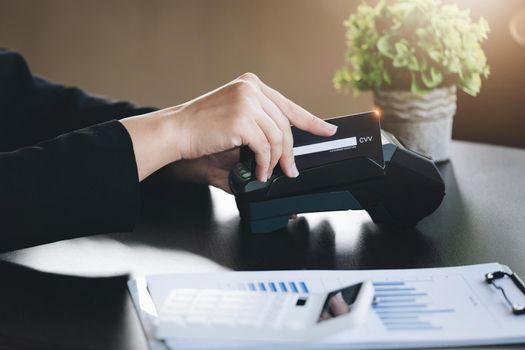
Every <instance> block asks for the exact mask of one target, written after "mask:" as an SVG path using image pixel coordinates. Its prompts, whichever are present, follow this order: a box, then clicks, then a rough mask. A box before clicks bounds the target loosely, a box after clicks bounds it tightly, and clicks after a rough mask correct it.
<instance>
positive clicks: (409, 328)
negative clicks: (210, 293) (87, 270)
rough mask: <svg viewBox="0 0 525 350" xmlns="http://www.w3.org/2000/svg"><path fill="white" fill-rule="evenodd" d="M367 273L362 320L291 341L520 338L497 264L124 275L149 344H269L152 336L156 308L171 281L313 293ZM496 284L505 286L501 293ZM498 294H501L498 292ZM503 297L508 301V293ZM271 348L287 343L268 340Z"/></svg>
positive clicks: (417, 344)
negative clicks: (369, 293) (370, 296)
mask: <svg viewBox="0 0 525 350" xmlns="http://www.w3.org/2000/svg"><path fill="white" fill-rule="evenodd" d="M364 279H369V280H372V281H373V283H374V288H375V295H376V298H377V303H376V304H375V305H374V306H373V308H372V310H371V311H370V314H369V317H368V318H367V322H366V324H365V325H364V326H362V327H359V328H357V329H351V330H348V331H345V332H341V333H338V334H337V335H334V336H332V337H329V338H326V339H323V340H321V341H319V342H316V343H312V344H300V345H298V346H297V348H312V349H313V348H315V349H343V348H345V349H394V348H429V347H457V346H475V345H495V344H517V343H525V314H521V313H520V312H515V311H514V310H515V309H516V310H517V309H519V306H520V305H524V304H525V292H524V289H525V288H523V281H522V280H521V279H520V278H519V277H518V276H517V275H516V274H514V273H513V272H512V270H511V269H510V268H508V267H507V266H505V265H501V264H498V263H489V264H480V265H469V266H458V267H445V268H429V269H402V270H353V271H304V270H301V271H260V272H219V273H199V274H167V275H166V274H165V275H152V276H146V277H142V278H139V279H135V280H131V281H129V282H128V286H129V290H130V294H131V296H132V299H133V302H134V304H135V308H136V309H137V312H138V314H139V317H140V319H141V322H142V324H143V326H144V330H145V333H146V336H147V337H148V341H149V344H150V348H151V349H152V350H159V349H171V348H186V349H200V348H215V349H222V348H229V347H232V346H237V347H239V346H242V348H246V349H263V348H268V346H269V343H260V342H259V343H242V344H239V343H238V342H213V343H211V342H209V341H206V342H204V341H202V340H199V339H184V338H177V337H174V338H173V339H170V340H168V341H166V342H160V341H158V340H156V339H154V337H152V334H153V327H154V323H155V318H156V309H157V308H158V307H160V306H159V305H162V303H163V301H164V299H165V298H166V297H167V295H168V293H169V292H170V291H171V290H172V289H174V288H187V287H191V288H220V289H244V290H258V291H261V290H265V291H267V292H268V293H276V292H281V293H295V292H303V293H304V292H319V291H324V290H329V289H335V288H337V287H340V286H342V285H345V284H349V283H352V282H357V281H360V280H364ZM502 290H503V291H504V292H502ZM503 295H505V296H503ZM507 299H508V300H507ZM271 347H272V348H276V349H280V348H283V349H284V348H286V349H289V348H294V346H292V345H291V344H286V345H285V344H279V343H275V342H274V343H271Z"/></svg>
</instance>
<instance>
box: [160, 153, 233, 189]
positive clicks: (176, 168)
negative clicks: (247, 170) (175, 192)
mask: <svg viewBox="0 0 525 350" xmlns="http://www.w3.org/2000/svg"><path fill="white" fill-rule="evenodd" d="M238 162H239V150H238V149H233V150H230V151H225V152H221V153H216V154H211V155H209V156H204V157H201V158H197V159H190V160H180V161H178V162H174V163H172V164H171V165H169V166H168V168H167V169H166V173H167V174H166V175H167V176H168V177H169V179H170V180H172V179H175V180H178V181H187V182H195V183H202V184H208V185H212V186H215V187H218V188H220V189H222V190H224V191H226V192H228V193H231V190H230V184H229V182H228V175H229V173H230V170H231V169H232V168H233V167H234V166H235V164H237V163H238Z"/></svg>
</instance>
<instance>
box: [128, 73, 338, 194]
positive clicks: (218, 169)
mask: <svg viewBox="0 0 525 350" xmlns="http://www.w3.org/2000/svg"><path fill="white" fill-rule="evenodd" d="M121 123H122V124H123V125H124V127H125V128H126V129H127V131H128V133H129V135H130V137H131V140H132V143H133V149H134V153H135V159H136V163H137V169H138V173H139V180H140V181H142V180H143V179H144V178H146V177H147V176H149V175H150V174H151V173H153V172H155V171H156V170H158V169H160V168H162V167H164V166H165V165H167V164H170V163H172V162H175V161H181V160H196V159H200V158H202V157H207V158H204V160H199V161H195V163H194V164H195V165H192V164H190V166H189V167H190V168H191V167H194V169H200V171H201V174H200V175H197V177H198V176H202V173H203V171H204V173H206V174H208V175H206V176H205V178H206V179H207V180H208V181H210V182H214V183H217V186H219V187H221V188H223V189H225V186H226V184H227V172H226V170H228V171H229V169H226V167H227V166H229V163H224V164H221V165H218V163H219V162H221V161H223V160H224V159H222V158H223V157H224V155H222V156H221V155H218V154H220V153H222V152H227V151H231V150H234V149H237V148H239V147H241V146H248V147H249V148H250V149H251V150H252V151H253V152H254V153H255V161H256V163H257V164H256V177H257V179H258V180H260V181H266V180H267V178H268V177H269V176H270V175H271V174H272V171H273V169H274V167H275V166H276V165H277V163H279V165H280V167H281V169H282V170H283V172H284V173H285V174H286V175H287V176H290V177H296V176H297V175H298V174H299V173H298V171H297V168H296V166H295V160H294V156H293V137H292V132H291V129H290V123H291V124H293V125H294V126H296V127H298V128H300V129H303V130H305V131H308V132H310V133H312V134H316V135H320V136H332V135H333V134H335V132H336V130H337V127H336V126H335V125H332V124H329V123H327V122H325V121H323V120H322V119H319V118H317V117H315V116H314V115H312V114H311V113H309V112H308V111H306V110H305V109H303V108H301V107H300V106H298V105H297V104H295V103H293V102H292V101H290V100H289V99H287V98H286V97H284V96H283V95H281V94H280V93H279V92H277V91H276V90H274V89H272V88H270V87H269V86H267V85H266V84H264V83H263V82H262V81H261V80H260V79H259V78H258V77H257V76H255V75H254V74H251V73H246V74H243V75H242V76H240V77H239V78H237V79H235V80H233V81H232V82H230V83H228V84H226V85H224V86H222V87H220V88H218V89H216V90H214V91H212V92H209V93H207V94H205V95H203V96H201V97H198V98H196V99H194V100H191V101H189V102H186V103H184V104H182V105H179V106H175V107H170V108H166V109H163V110H160V111H157V112H153V113H149V114H145V115H141V116H136V117H131V118H126V119H123V120H121ZM232 154H233V153H232ZM212 155H216V156H212ZM237 160H238V156H237ZM206 163H207V166H211V168H210V169H205V168H203V167H204V166H205V164H206ZM232 165H233V164H232ZM183 168H184V167H183ZM204 169H205V170H204ZM212 172H214V175H210V174H211V173H212ZM224 174H226V176H224ZM225 181H226V182H225Z"/></svg>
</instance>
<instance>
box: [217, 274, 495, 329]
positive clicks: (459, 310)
mask: <svg viewBox="0 0 525 350" xmlns="http://www.w3.org/2000/svg"><path fill="white" fill-rule="evenodd" d="M354 282H355V280H354V279H350V280H345V279H344V278H336V279H332V278H323V279H297V280H295V279H287V280H279V279H276V280H257V281H248V282H240V283H235V282H233V283H232V282H230V283H227V282H225V283H220V282H219V283H218V284H217V286H216V287H217V288H220V289H242V290H251V291H259V292H268V293H299V294H309V293H315V292H325V291H328V290H332V289H336V288H340V287H344V286H345V285H350V284H352V283H354ZM373 285H374V289H375V302H374V305H373V313H372V314H373V315H375V317H374V316H372V317H371V319H369V320H368V322H367V328H369V331H372V329H370V327H371V328H373V330H374V331H379V330H383V331H387V332H396V333H400V332H402V331H410V332H411V333H412V335H414V333H413V332H417V331H425V332H427V331H443V330H448V331H459V330H462V331H466V330H469V329H477V330H479V329H480V328H483V326H486V325H487V323H486V319H487V317H490V315H489V314H488V311H487V310H486V309H485V308H483V307H482V306H481V303H479V302H478V301H477V300H476V296H475V294H474V291H473V290H472V288H471V287H470V286H469V285H468V283H467V282H466V281H465V280H464V279H463V277H462V276H461V275H449V276H447V275H444V276H429V277H424V276H418V277H417V278H412V279H410V278H408V279H398V280H373ZM447 294H450V297H447ZM476 314H478V315H476ZM476 320H478V321H479V323H477V322H476Z"/></svg>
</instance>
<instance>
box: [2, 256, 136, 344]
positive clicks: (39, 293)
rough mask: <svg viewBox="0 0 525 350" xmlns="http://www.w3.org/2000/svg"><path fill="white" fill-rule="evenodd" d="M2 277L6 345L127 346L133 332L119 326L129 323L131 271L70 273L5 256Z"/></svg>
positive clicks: (3, 321) (3, 332)
mask: <svg viewBox="0 0 525 350" xmlns="http://www.w3.org/2000/svg"><path fill="white" fill-rule="evenodd" d="M0 276H2V286H1V288H0V348H1V349H44V350H46V349H65V348H67V349H114V348H122V345H126V344H125V343H126V342H127V340H125V338H124V337H125V336H127V335H125V334H120V333H122V332H120V331H116V330H120V328H119V326H120V325H122V324H123V323H125V322H128V321H126V318H125V316H126V310H127V308H129V305H127V303H129V299H128V298H127V289H126V281H127V276H117V277H111V278H83V277H74V276H64V275H57V274H51V273H44V272H40V271H36V270H33V269H30V268H27V267H23V266H20V265H16V264H12V263H8V262H4V261H0ZM135 338H136V337H135ZM138 339H140V338H138ZM123 343H124V344H123Z"/></svg>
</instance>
